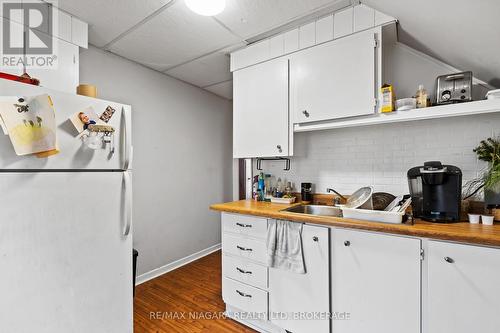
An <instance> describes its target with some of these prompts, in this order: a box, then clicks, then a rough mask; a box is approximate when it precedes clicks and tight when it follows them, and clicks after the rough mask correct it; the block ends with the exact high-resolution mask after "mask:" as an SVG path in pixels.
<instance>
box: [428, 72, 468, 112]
mask: <svg viewBox="0 0 500 333" xmlns="http://www.w3.org/2000/svg"><path fill="white" fill-rule="evenodd" d="M472 78H473V76H472V72H471V71H468V72H462V73H455V74H449V75H442V76H438V77H437V79H436V103H437V104H438V105H442V104H450V103H460V102H470V101H472Z"/></svg>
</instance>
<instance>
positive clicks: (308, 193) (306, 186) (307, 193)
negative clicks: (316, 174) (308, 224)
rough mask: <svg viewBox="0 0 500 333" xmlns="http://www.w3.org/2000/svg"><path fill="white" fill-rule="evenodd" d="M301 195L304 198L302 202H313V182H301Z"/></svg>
mask: <svg viewBox="0 0 500 333" xmlns="http://www.w3.org/2000/svg"><path fill="white" fill-rule="evenodd" d="M300 188H301V190H300V195H301V199H302V203H306V204H307V203H311V202H312V183H301V184H300Z"/></svg>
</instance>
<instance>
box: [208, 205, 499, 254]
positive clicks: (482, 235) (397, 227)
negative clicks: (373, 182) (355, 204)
mask: <svg viewBox="0 0 500 333" xmlns="http://www.w3.org/2000/svg"><path fill="white" fill-rule="evenodd" d="M294 205H297V204H294ZM291 206H293V205H284V204H274V203H270V202H256V201H253V200H241V201H234V202H228V203H221V204H215V205H212V206H210V209H212V210H216V211H221V212H227V213H236V214H245V215H255V216H262V217H269V218H275V219H282V220H289V221H296V222H304V223H313V224H321V225H326V226H334V227H343V228H351V229H361V230H369V231H378V232H384V233H392V234H400V235H407V236H415V237H425V238H432V239H440V240H449V241H456V242H462V243H469V244H479V245H490V246H500V224H495V225H493V226H487V225H482V224H470V223H468V222H460V223H449V224H443V223H430V222H425V221H421V220H416V221H415V223H414V224H413V225H407V224H389V223H378V222H370V221H361V220H352V219H345V218H341V217H329V216H314V215H304V214H297V213H290V212H284V211H282V210H283V209H286V208H288V207H291Z"/></svg>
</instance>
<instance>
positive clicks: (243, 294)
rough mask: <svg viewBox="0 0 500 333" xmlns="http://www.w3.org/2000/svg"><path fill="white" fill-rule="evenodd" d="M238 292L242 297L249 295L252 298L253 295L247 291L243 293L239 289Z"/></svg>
mask: <svg viewBox="0 0 500 333" xmlns="http://www.w3.org/2000/svg"><path fill="white" fill-rule="evenodd" d="M236 292H237V293H238V295H240V296H241V297H248V298H252V295H250V294H245V293H242V292H241V291H239V290H236Z"/></svg>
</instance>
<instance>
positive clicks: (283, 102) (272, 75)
mask: <svg viewBox="0 0 500 333" xmlns="http://www.w3.org/2000/svg"><path fill="white" fill-rule="evenodd" d="M233 81H234V83H233V89H234V91H233V94H234V97H233V155H234V158H250V157H273V156H288V155H291V151H289V130H290V124H289V115H288V59H286V58H277V59H275V60H271V61H268V62H265V63H262V64H258V65H255V66H251V67H248V68H244V69H241V70H239V71H236V72H234V74H233Z"/></svg>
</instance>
